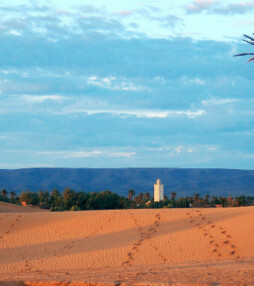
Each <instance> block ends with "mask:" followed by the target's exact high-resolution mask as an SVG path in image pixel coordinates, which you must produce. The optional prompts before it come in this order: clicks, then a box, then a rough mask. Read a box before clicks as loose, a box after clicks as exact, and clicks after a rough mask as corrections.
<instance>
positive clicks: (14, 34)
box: [9, 30, 22, 37]
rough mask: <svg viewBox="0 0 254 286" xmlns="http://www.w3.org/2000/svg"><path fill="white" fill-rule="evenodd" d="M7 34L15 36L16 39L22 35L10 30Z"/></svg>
mask: <svg viewBox="0 0 254 286" xmlns="http://www.w3.org/2000/svg"><path fill="white" fill-rule="evenodd" d="M9 34H10V35H12V36H17V37H20V36H22V33H20V32H19V31H16V30H10V31H9Z"/></svg>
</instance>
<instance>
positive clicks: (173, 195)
mask: <svg viewBox="0 0 254 286" xmlns="http://www.w3.org/2000/svg"><path fill="white" fill-rule="evenodd" d="M175 199H176V192H172V193H171V200H172V201H174V200H175Z"/></svg>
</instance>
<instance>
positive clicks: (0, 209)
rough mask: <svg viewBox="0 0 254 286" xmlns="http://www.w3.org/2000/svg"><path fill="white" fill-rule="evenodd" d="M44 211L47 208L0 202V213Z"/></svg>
mask: <svg viewBox="0 0 254 286" xmlns="http://www.w3.org/2000/svg"><path fill="white" fill-rule="evenodd" d="M43 211H44V212H45V211H47V210H43V209H40V208H39V207H22V206H19V205H15V204H9V203H5V202H0V213H33V212H43Z"/></svg>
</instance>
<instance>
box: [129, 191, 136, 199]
mask: <svg viewBox="0 0 254 286" xmlns="http://www.w3.org/2000/svg"><path fill="white" fill-rule="evenodd" d="M134 197H135V191H134V190H132V189H130V190H129V192H128V199H129V200H130V201H132V199H133V198H134Z"/></svg>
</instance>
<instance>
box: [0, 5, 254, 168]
mask: <svg viewBox="0 0 254 286" xmlns="http://www.w3.org/2000/svg"><path fill="white" fill-rule="evenodd" d="M253 14H254V1H244V2H242V1H239V0H234V1H233V0H232V1H223V2H222V1H215V0H193V1H186V0H180V1H179V0H178V1H166V0H161V1H154V0H153V1H152V0H143V1H142V0H141V1H137V0H129V1H121V0H118V1H116V0H108V1H101V0H93V1H90V0H87V1H81V0H72V1H65V0H51V1H48V0H47V1H25V0H11V1H10V0H8V1H7V0H0V168H1V169H15V168H30V167H71V168H83V167H84V168H118V167H176V168H231V169H254V90H253V78H254V63H253V62H251V63H247V60H248V57H247V58H246V57H234V55H235V54H236V53H241V52H254V47H253V46H251V45H248V44H247V43H245V42H243V41H241V40H242V39H243V38H244V37H243V34H247V35H250V36H251V35H252V34H253V33H254V17H253Z"/></svg>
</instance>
